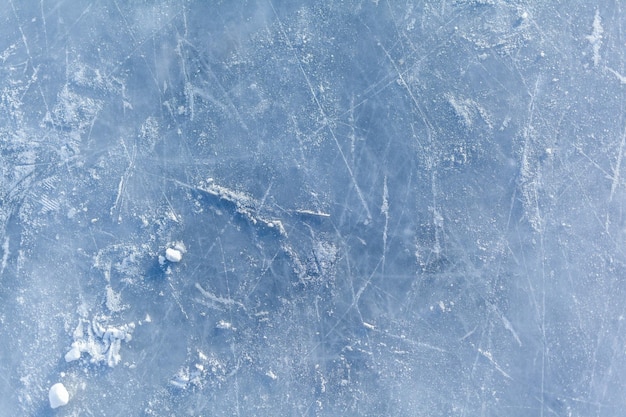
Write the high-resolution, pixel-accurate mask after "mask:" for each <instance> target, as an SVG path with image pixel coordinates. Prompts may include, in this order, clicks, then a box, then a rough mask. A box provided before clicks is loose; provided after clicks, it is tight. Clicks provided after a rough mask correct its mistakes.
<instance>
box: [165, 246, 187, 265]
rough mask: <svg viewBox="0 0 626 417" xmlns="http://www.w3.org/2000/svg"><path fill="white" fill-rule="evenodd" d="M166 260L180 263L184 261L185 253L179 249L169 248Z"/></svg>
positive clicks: (166, 252)
mask: <svg viewBox="0 0 626 417" xmlns="http://www.w3.org/2000/svg"><path fill="white" fill-rule="evenodd" d="M165 259H167V260H168V261H170V262H180V261H181V260H182V259H183V253H182V252H181V251H179V250H178V249H174V248H167V250H166V251H165Z"/></svg>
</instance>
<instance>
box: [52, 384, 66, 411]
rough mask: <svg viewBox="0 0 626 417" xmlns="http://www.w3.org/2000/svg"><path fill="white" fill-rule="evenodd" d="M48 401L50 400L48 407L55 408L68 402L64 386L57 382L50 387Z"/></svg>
mask: <svg viewBox="0 0 626 417" xmlns="http://www.w3.org/2000/svg"><path fill="white" fill-rule="evenodd" d="M48 399H49V400H50V407H52V408H57V407H61V406H62V405H65V404H67V403H68V402H69V400H70V394H69V393H68V392H67V389H65V385H63V384H62V383H60V382H57V383H56V384H54V385H53V386H52V387H50V391H49V392H48Z"/></svg>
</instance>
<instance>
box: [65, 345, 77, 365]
mask: <svg viewBox="0 0 626 417" xmlns="http://www.w3.org/2000/svg"><path fill="white" fill-rule="evenodd" d="M80 353H81V352H80V347H79V346H78V345H77V344H76V343H73V344H72V348H71V349H70V350H69V352H67V353H66V354H65V362H72V361H77V360H78V359H80Z"/></svg>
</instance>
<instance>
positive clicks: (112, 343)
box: [65, 316, 135, 368]
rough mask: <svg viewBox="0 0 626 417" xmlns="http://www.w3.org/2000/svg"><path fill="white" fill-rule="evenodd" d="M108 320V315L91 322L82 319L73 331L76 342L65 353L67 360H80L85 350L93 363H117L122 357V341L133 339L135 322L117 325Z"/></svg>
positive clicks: (112, 364)
mask: <svg viewBox="0 0 626 417" xmlns="http://www.w3.org/2000/svg"><path fill="white" fill-rule="evenodd" d="M107 321H108V317H106V316H99V317H96V318H94V319H93V320H92V321H91V322H89V321H88V320H85V319H81V321H80V322H79V323H78V326H76V329H75V330H74V332H73V335H72V336H73V338H74V342H72V345H71V348H70V350H69V351H68V352H67V353H66V354H65V361H66V362H72V361H75V360H78V359H80V357H81V355H82V353H83V352H84V353H87V354H88V355H89V356H91V359H90V362H91V363H95V364H101V363H104V364H106V365H107V366H109V367H111V368H112V367H114V366H115V365H117V364H118V363H119V362H120V361H121V359H122V358H121V356H120V349H121V346H122V342H129V341H130V340H132V332H133V330H134V329H135V323H132V322H131V323H128V324H123V325H121V326H117V327H116V326H112V325H110V324H107V323H106V322H107Z"/></svg>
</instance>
